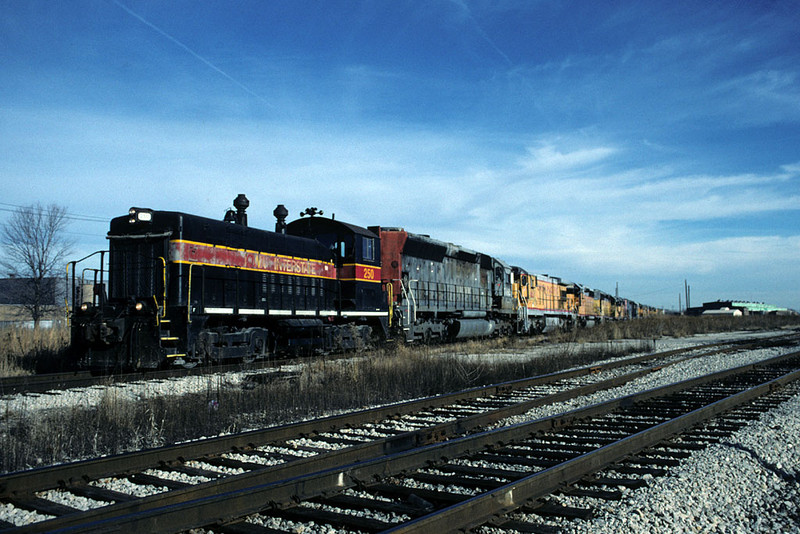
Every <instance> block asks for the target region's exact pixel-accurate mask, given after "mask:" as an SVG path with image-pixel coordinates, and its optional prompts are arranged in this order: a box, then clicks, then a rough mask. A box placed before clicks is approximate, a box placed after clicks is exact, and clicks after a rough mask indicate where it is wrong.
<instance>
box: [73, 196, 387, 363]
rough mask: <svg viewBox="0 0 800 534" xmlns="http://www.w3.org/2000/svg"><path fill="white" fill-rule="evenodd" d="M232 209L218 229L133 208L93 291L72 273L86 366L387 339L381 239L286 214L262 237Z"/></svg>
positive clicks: (222, 357)
mask: <svg viewBox="0 0 800 534" xmlns="http://www.w3.org/2000/svg"><path fill="white" fill-rule="evenodd" d="M234 206H235V207H236V210H235V211H234V210H229V211H228V213H227V214H226V216H225V220H224V221H216V220H212V219H207V218H204V217H198V216H195V215H189V214H186V213H177V212H170V211H153V210H149V209H142V208H131V209H130V211H129V213H128V215H126V216H123V217H117V218H115V219H113V220H112V221H111V228H110V231H109V232H108V240H109V250H108V252H107V254H108V259H107V267H105V266H104V265H103V263H104V259H105V255H106V253H105V252H103V253H100V259H101V267H100V268H99V269H89V270H88V272H93V273H94V276H93V277H92V282H91V283H88V284H87V283H86V282H85V279H86V278H87V276H86V273H87V270H84V271H82V273H81V274H82V275H81V276H79V274H78V272H77V270H78V269H79V268H80V265H79V262H73V263H72V264H71V265H70V266H71V272H72V278H71V282H72V284H71V285H72V288H73V290H72V291H73V295H74V298H73V303H74V304H73V310H72V314H71V336H72V348H73V350H74V351H75V353H76V354H77V355H78V357H79V358H80V360H81V363H82V365H83V366H84V367H89V368H91V369H93V370H97V371H104V372H109V371H118V370H129V369H153V368H158V367H164V366H168V365H182V366H185V367H193V366H195V365H197V364H198V363H219V362H224V361H226V360H244V361H248V360H251V359H254V358H260V357H266V356H268V355H271V354H277V353H309V352H314V351H327V350H332V349H351V348H357V347H359V346H363V345H366V344H369V343H371V342H372V340H373V339H374V338H376V337H378V338H385V337H386V335H387V332H388V330H387V329H388V315H389V314H388V303H387V300H386V296H385V294H384V292H383V290H382V286H381V276H380V240H379V239H378V236H376V235H375V234H374V233H373V232H371V231H369V230H367V229H365V228H361V227H358V226H355V225H351V224H347V223H343V222H340V221H336V220H334V219H327V218H322V217H313V216H312V217H309V218H307V219H300V220H298V221H295V222H293V223H291V224H288V225H287V224H286V223H285V218H286V215H287V211H286V209H285V208H284V207H283V206H282V205H281V206H278V207H277V208H276V209H275V211H274V214H275V216H276V218H277V223H276V231H274V232H270V231H265V230H259V229H255V228H250V227H248V226H247V214H246V209H247V207H248V206H249V202H248V200H247V198H246V197H245V196H244V195H239V196H238V197H237V198H236V200H235V201H234ZM311 215H314V213H313V212H311ZM84 260H86V258H84ZM106 277H107V279H106Z"/></svg>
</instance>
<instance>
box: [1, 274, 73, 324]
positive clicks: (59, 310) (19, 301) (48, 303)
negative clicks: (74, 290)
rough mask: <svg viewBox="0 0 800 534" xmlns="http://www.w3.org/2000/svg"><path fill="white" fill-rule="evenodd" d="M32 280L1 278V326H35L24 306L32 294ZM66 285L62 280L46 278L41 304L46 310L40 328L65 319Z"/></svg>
mask: <svg viewBox="0 0 800 534" xmlns="http://www.w3.org/2000/svg"><path fill="white" fill-rule="evenodd" d="M30 281H31V279H30V278H19V277H12V278H0V326H9V325H22V326H31V327H32V326H33V321H32V320H31V316H30V314H29V313H27V312H26V310H25V308H24V306H23V305H24V304H25V303H26V302H28V300H29V299H28V298H27V297H26V295H29V294H30V288H29V284H30ZM64 288H65V283H64V280H62V279H60V278H46V279H45V280H44V284H42V301H41V304H42V305H43V306H45V308H46V314H45V317H43V318H42V320H41V322H40V323H39V325H40V326H43V327H48V326H52V325H53V324H54V323H55V322H57V321H60V320H62V319H63V318H64V295H65V289H64Z"/></svg>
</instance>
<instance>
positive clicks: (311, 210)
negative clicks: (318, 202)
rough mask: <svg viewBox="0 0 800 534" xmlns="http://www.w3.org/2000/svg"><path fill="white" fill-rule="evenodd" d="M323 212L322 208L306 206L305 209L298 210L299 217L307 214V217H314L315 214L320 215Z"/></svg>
mask: <svg viewBox="0 0 800 534" xmlns="http://www.w3.org/2000/svg"><path fill="white" fill-rule="evenodd" d="M323 213H324V212H323V211H322V210H318V209H317V208H306V209H305V211H301V212H300V217H304V216H306V215H308V216H309V217H314V216H315V215H322V214H323Z"/></svg>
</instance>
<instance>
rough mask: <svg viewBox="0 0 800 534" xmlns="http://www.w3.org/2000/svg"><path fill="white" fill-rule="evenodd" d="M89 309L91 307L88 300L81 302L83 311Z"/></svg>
mask: <svg viewBox="0 0 800 534" xmlns="http://www.w3.org/2000/svg"><path fill="white" fill-rule="evenodd" d="M88 309H89V305H88V304H87V303H86V302H84V303H83V304H81V311H86V310H88Z"/></svg>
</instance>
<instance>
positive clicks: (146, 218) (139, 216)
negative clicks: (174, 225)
mask: <svg viewBox="0 0 800 534" xmlns="http://www.w3.org/2000/svg"><path fill="white" fill-rule="evenodd" d="M128 215H130V218H128V222H129V223H130V224H133V223H135V222H151V221H152V220H153V211H152V210H147V209H142V208H131V209H129V210H128Z"/></svg>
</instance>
